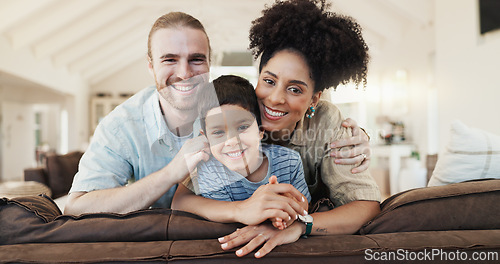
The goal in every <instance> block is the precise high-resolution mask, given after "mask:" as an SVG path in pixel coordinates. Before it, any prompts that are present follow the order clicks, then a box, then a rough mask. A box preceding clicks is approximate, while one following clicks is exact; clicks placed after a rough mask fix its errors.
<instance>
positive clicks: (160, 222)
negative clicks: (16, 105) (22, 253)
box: [0, 195, 241, 245]
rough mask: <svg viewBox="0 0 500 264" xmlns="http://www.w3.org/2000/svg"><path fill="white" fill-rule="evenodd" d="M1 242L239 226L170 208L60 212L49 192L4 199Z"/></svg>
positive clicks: (200, 234) (142, 236)
mask: <svg viewBox="0 0 500 264" xmlns="http://www.w3.org/2000/svg"><path fill="white" fill-rule="evenodd" d="M0 223H1V224H0V245H2V244H3V245H5V244H20V243H66V242H138V241H161V240H191V239H208V238H218V237H221V236H224V235H227V234H230V233H232V232H234V231H235V230H236V228H238V227H241V225H239V224H222V223H215V222H210V221H207V220H204V219H202V218H200V217H198V216H196V215H193V214H190V213H186V212H182V211H174V210H170V209H147V210H140V211H135V212H131V213H128V214H113V213H94V214H83V215H80V216H73V215H62V214H61V212H60V211H59V209H58V207H57V205H56V204H55V203H54V202H53V201H52V199H51V198H50V197H48V196H44V195H40V196H27V197H21V198H14V199H7V198H0Z"/></svg>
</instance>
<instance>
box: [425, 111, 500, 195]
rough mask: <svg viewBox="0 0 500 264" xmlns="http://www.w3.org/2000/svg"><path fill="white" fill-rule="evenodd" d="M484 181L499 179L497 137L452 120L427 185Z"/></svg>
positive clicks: (499, 166)
mask: <svg viewBox="0 0 500 264" xmlns="http://www.w3.org/2000/svg"><path fill="white" fill-rule="evenodd" d="M484 178H497V179H498V178H500V136H498V135H494V134H491V133H488V132H486V131H483V130H480V129H477V128H470V127H467V126H466V125H465V124H464V123H462V122H460V121H459V120H455V121H453V122H452V124H451V137H450V142H449V144H448V147H447V148H446V150H445V152H444V153H443V154H442V155H440V157H439V158H438V161H437V163H436V168H435V169H434V172H433V174H432V177H431V179H430V180H429V183H428V186H439V185H445V184H450V183H457V182H463V181H468V180H473V179H484Z"/></svg>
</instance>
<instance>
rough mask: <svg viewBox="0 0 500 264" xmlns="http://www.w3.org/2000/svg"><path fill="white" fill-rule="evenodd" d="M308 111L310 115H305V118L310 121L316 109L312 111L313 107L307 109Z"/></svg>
mask: <svg viewBox="0 0 500 264" xmlns="http://www.w3.org/2000/svg"><path fill="white" fill-rule="evenodd" d="M309 110H311V114H306V117H307V118H309V119H311V118H312V117H313V116H314V112H316V109H314V106H311V107H309Z"/></svg>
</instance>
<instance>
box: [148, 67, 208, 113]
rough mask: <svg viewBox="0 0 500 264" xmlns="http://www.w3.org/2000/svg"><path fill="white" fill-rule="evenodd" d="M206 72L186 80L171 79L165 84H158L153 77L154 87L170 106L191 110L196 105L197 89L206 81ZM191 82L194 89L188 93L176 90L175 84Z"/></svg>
mask: <svg viewBox="0 0 500 264" xmlns="http://www.w3.org/2000/svg"><path fill="white" fill-rule="evenodd" d="M208 77H209V74H208V73H204V74H200V75H196V76H193V77H192V78H190V79H188V80H171V81H167V84H166V85H165V84H163V85H162V84H160V83H159V82H158V81H157V79H156V78H155V83H156V89H157V90H158V92H159V94H160V95H161V96H162V97H163V98H164V99H165V100H166V101H167V102H168V104H169V105H170V106H172V107H173V108H174V109H177V110H193V109H195V108H196V106H197V102H198V93H199V89H200V88H201V87H203V86H204V85H202V84H204V83H206V82H208ZM176 84H179V85H182V84H184V85H186V84H192V86H193V88H192V89H195V90H194V91H192V93H191V94H189V95H182V94H181V93H180V92H178V91H176V88H175V85H176Z"/></svg>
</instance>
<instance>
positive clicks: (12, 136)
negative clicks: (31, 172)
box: [0, 102, 35, 181]
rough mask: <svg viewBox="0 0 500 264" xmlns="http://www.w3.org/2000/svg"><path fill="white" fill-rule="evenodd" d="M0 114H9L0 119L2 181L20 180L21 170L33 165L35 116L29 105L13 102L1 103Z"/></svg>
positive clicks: (21, 176)
mask: <svg viewBox="0 0 500 264" xmlns="http://www.w3.org/2000/svg"><path fill="white" fill-rule="evenodd" d="M1 112H2V113H9V114H8V115H3V119H2V131H1V135H2V142H3V143H2V149H0V151H1V152H2V153H3V155H2V156H3V157H2V158H3V160H2V172H1V174H2V180H4V181H8V180H21V179H22V178H23V170H22V169H23V168H28V167H31V166H33V165H35V164H34V160H35V149H34V148H33V146H34V141H35V137H34V129H33V124H34V123H35V121H34V117H35V115H34V112H33V109H32V107H31V105H29V104H24V103H15V102H14V103H13V102H4V103H2V111H1ZM17 138H22V139H23V140H16V139H17Z"/></svg>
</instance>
